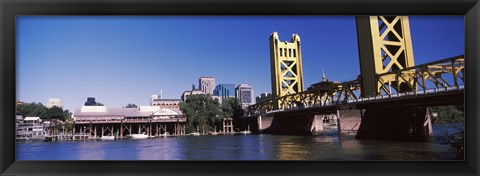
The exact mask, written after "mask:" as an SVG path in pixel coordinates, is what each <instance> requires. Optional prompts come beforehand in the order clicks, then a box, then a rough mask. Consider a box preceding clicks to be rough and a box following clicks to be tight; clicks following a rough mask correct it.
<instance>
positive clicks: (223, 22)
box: [16, 16, 464, 111]
mask: <svg viewBox="0 0 480 176" xmlns="http://www.w3.org/2000/svg"><path fill="white" fill-rule="evenodd" d="M409 18H410V27H411V36H412V42H413V51H414V58H415V64H422V63H426V62H430V61H434V60H439V59H443V58H447V57H451V56H456V55H460V54H463V53H464V18H463V16H410V17H409ZM273 31H277V32H278V33H279V37H280V40H282V41H286V40H287V41H290V39H291V35H292V34H293V33H297V34H299V35H300V38H301V42H302V55H303V61H302V62H303V75H304V82H305V85H304V87H305V88H306V87H308V86H309V85H311V84H313V83H316V82H319V81H320V80H321V74H322V70H325V73H326V75H327V77H328V78H329V79H330V80H335V81H348V80H352V79H354V78H355V77H356V76H357V75H358V74H359V73H360V68H359V61H358V49H357V36H356V28H355V18H354V16H203V17H201V16H19V17H17V34H16V35H17V36H16V37H17V43H16V45H17V48H16V49H17V65H16V67H17V78H16V79H17V99H18V100H21V101H25V102H41V103H43V104H46V102H47V100H48V98H60V99H61V100H62V102H63V105H64V107H65V108H67V109H69V110H70V111H74V109H75V108H78V107H80V106H82V105H83V104H84V103H85V101H86V99H87V97H95V98H96V100H97V101H98V102H102V103H103V104H105V105H106V106H111V107H122V106H125V105H127V104H128V103H135V104H137V105H148V104H149V98H150V96H151V95H152V94H159V93H160V90H162V92H163V98H175V99H179V98H180V96H181V94H182V93H183V91H185V90H190V89H191V87H192V84H196V85H197V86H198V78H199V77H201V76H213V77H215V78H216V83H217V84H219V83H232V84H235V85H238V84H240V83H247V84H249V85H251V86H252V87H253V89H254V91H255V96H257V95H259V94H260V93H262V92H271V87H270V84H271V83H270V63H269V62H270V53H269V36H270V34H271V33H272V32H273Z"/></svg>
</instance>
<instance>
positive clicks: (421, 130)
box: [356, 107, 432, 141]
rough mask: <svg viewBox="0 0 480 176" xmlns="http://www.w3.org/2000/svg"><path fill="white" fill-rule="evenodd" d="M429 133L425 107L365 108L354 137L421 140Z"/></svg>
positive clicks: (429, 119)
mask: <svg viewBox="0 0 480 176" xmlns="http://www.w3.org/2000/svg"><path fill="white" fill-rule="evenodd" d="M431 135H432V124H431V118H430V112H429V109H428V108H426V107H394V108H367V109H366V110H365V111H364V113H363V116H362V122H361V124H360V127H359V129H358V133H357V135H356V138H357V139H381V140H407V141H421V140H426V139H427V137H428V136H431Z"/></svg>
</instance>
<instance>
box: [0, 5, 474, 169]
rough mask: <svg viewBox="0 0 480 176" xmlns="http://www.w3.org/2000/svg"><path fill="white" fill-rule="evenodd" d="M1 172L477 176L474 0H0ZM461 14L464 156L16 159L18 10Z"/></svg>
mask: <svg viewBox="0 0 480 176" xmlns="http://www.w3.org/2000/svg"><path fill="white" fill-rule="evenodd" d="M0 13H1V21H0V22H1V23H0V26H1V29H0V33H1V38H0V39H1V44H0V45H1V46H0V53H1V60H0V67H1V71H0V75H1V76H0V77H1V78H0V79H1V80H0V85H1V91H0V100H1V101H0V102H1V103H0V112H1V116H0V126H1V128H0V173H1V175H179V176H183V175H230V176H235V175H382V176H383V175H464V176H470V175H472V176H473V175H478V174H479V143H480V140H479V139H480V138H479V136H478V128H479V127H480V124H479V120H478V117H479V116H478V114H479V113H478V112H479V110H478V109H479V108H478V107H479V104H478V102H479V99H480V97H479V94H478V92H479V91H478V88H479V84H480V82H479V72H478V70H479V69H478V68H480V65H479V62H478V59H479V58H480V57H479V56H480V55H479V51H478V50H479V48H480V47H479V43H480V40H479V29H480V23H479V22H480V18H479V16H480V4H479V3H478V0H463V1H459V0H435V1H433V0H297V1H292V0H229V1H226V0H174V1H173V0H105V1H100V0H98V1H94V0H35V1H33V0H0ZM380 14H381V15H465V35H466V37H465V58H466V61H465V62H466V64H465V65H466V66H465V67H466V69H465V75H466V76H465V78H466V79H467V81H465V82H466V84H465V87H466V88H465V94H466V96H465V115H466V123H465V126H466V127H465V129H466V134H465V135H466V138H467V140H466V144H465V146H466V147H465V154H466V155H465V161H415V162H413V161H409V162H407V161H348V162H344V161H15V125H14V124H15V122H14V116H15V105H14V103H15V101H16V97H15V95H16V94H15V92H16V87H15V86H16V83H15V78H16V76H15V75H16V71H15V69H16V67H15V17H16V16H18V15H380Z"/></svg>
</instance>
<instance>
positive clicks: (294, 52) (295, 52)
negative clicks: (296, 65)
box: [293, 49, 297, 57]
mask: <svg viewBox="0 0 480 176" xmlns="http://www.w3.org/2000/svg"><path fill="white" fill-rule="evenodd" d="M293 57H297V50H296V49H293Z"/></svg>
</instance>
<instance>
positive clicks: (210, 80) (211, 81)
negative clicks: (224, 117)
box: [198, 76, 215, 95]
mask: <svg viewBox="0 0 480 176" xmlns="http://www.w3.org/2000/svg"><path fill="white" fill-rule="evenodd" d="M198 86H199V87H200V90H202V92H203V93H205V94H210V95H213V90H214V89H215V78H214V77H207V76H202V77H200V79H199V80H198Z"/></svg>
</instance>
